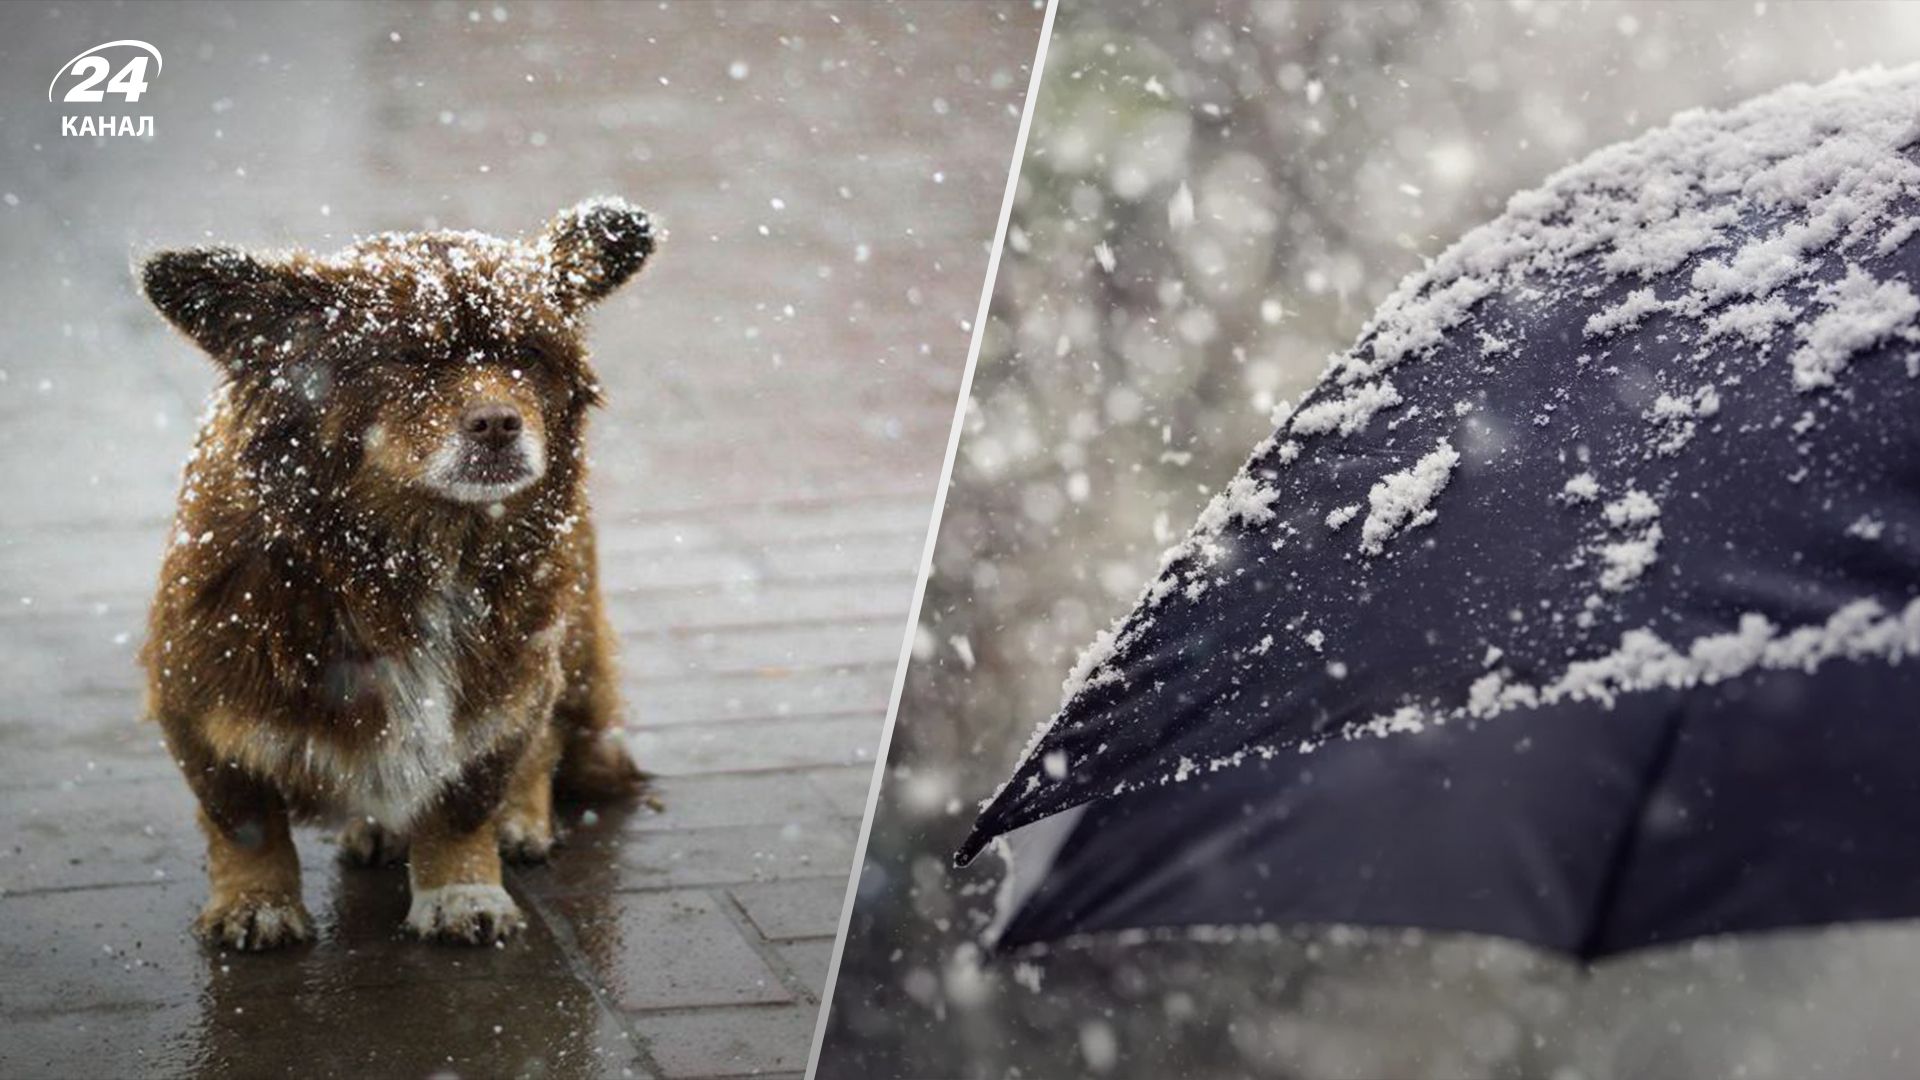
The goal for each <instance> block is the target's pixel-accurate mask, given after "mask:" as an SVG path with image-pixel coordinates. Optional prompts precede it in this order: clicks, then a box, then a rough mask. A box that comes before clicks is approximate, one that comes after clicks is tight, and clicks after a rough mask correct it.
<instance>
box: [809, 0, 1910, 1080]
mask: <svg viewBox="0 0 1920 1080" xmlns="http://www.w3.org/2000/svg"><path fill="white" fill-rule="evenodd" d="M1916 58H1920V5H1913V4H1881V3H1864V2H1862V3H1845V4H1838V3H1835V4H1817V5H1816V4H1781V3H1776V2H1768V0H1759V2H1755V0H1741V2H1738V3H1708V2H1697V0H1695V2H1684V3H1577V4H1576V3H1564V4H1563V3H1536V2H1529V0H1512V2H1504V0H1503V2H1497V3H1420V2H1400V3H1369V4H1336V3H1286V2H1246V0H1217V2H1193V3H1181V4H1152V3H1144V2H1123V0H1112V2H1106V3H1097V4H1096V3H1089V2H1084V0H1062V3H1061V8H1060V12H1059V15H1058V21H1057V24H1056V28H1055V32H1054V36H1053V39H1052V42H1051V44H1050V52H1049V55H1048V57H1047V63H1046V68H1045V71H1044V74H1043V80H1042V89H1041V93H1040V97H1039V99H1038V102H1037V105H1036V112H1035V117H1034V125H1033V131H1032V135H1031V137H1030V142H1029V145H1028V150H1027V156H1026V161H1025V165H1024V168H1023V171H1022V173H1021V178H1020V183H1019V189H1018V193H1017V201H1016V203H1015V206H1014V212H1013V219H1012V222H1011V227H1010V232H1009V236H1008V242H1007V250H1006V252H1005V255H1004V261H1003V262H1002V264H1001V269H1000V274H999V278H998V281H997V284H996V287H995V295H994V299H993V307H992V312H991V318H990V321H989V323H988V325H987V327H986V336H985V343H984V347H983V349H982V352H981V357H980V362H979V368H978V371H977V373H976V375H975V379H974V382H973V386H972V396H971V400H970V401H969V402H968V408H967V415H966V421H965V432H964V435H963V438H962V442H961V444H960V455H959V459H958V462H957V464H956V467H955V471H954V476H953V484H952V489H951V493H950V495H949V498H948V501H947V504H946V509H945V515H944V519H943V520H942V522H941V526H940V535H939V545H938V548H937V550H936V553H935V560H934V565H933V572H932V579H931V582H930V584H929V586H928V591H927V595H926V600H925V606H924V610H923V612H922V615H921V621H920V625H919V626H918V627H917V628H916V638H915V648H914V664H913V666H912V667H911V669H910V671H909V674H908V678H907V683H906V687H905V696H904V698H903V701H902V703H901V707H900V711H899V715H898V720H897V723H896V727H895V730H894V734H893V741H892V745H891V751H890V755H889V758H888V761H887V763H886V781H885V785H884V788H883V793H882V796H881V799H880V803H879V809H878V813H877V817H876V820H875V823H874V828H873V835H872V840H871V845H870V847H869V849H868V851H867V855H866V862H865V865H864V867H863V870H862V874H861V878H860V882H859V891H858V902H857V904H856V907H855V910H854V916H853V919H852V922H851V927H850V932H849V933H850V936H849V939H848V942H847V946H846V952H845V957H844V960H843V963H842V966H841V968H840V970H839V975H838V982H837V985H836V989H835V993H834V1001H833V1007H832V1014H831V1017H830V1019H829V1028H828V1034H827V1041H826V1043H825V1045H824V1048H823V1051H822V1058H821V1062H822V1068H821V1073H820V1075H821V1076H822V1077H828V1078H841V1077H893V1076H925V1075H962V1074H964V1075H968V1076H1001V1075H1028V1076H1035V1075H1044V1076H1053V1075H1072V1074H1078V1073H1092V1074H1104V1073H1113V1074H1116V1075H1118V1074H1125V1075H1134V1076H1151V1077H1161V1076H1174V1075H1183V1074H1184V1075H1243V1074H1244V1075H1260V1076H1303V1077H1322V1076H1325V1077H1376V1076H1396V1077H1411V1076H1436V1077H1438V1076H1472V1075H1498V1076H1555V1077H1560V1078H1562V1080H1572V1078H1576V1077H1614V1076H1619V1077H1628V1076H1639V1075H1661V1076H1702V1077H1705V1076H1723V1075H1742V1076H1783V1077H1792V1076H1804V1075H1812V1074H1816V1073H1825V1074H1827V1075H1844V1076H1855V1075H1884V1074H1886V1073H1888V1072H1889V1071H1893V1072H1899V1071H1902V1069H1901V1066H1900V1065H1899V1062H1901V1061H1902V1060H1906V1061H1912V1060H1913V1059H1914V1056H1915V1055H1917V1054H1920V1040H1915V1041H1909V1040H1910V1038H1911V1036H1910V1034H1909V1032H1907V1031H1906V1030H1904V1028H1905V1026H1906V1025H1905V1020H1904V1019H1903V1018H1905V1017H1910V1016H1911V1015H1913V1014H1914V1012H1915V1010H1916V1009H1920V986H1917V985H1916V984H1917V983H1920V935H1917V934H1915V933H1914V932H1912V931H1910V930H1906V929H1903V928H1900V927H1881V928H1855V929H1850V930H1844V931H1839V930H1836V931H1826V932H1820V933H1811V934H1800V935H1777V936H1774V937H1771V938H1769V939H1767V940H1766V941H1764V942H1761V941H1750V942H1731V943H1729V942H1718V943H1699V944H1695V945H1690V946H1685V947H1682V948H1678V949H1672V950H1666V951H1663V952H1658V953H1645V954H1639V955H1635V956H1631V957H1626V958H1622V959H1620V960H1616V961H1614V962H1612V963H1609V964H1606V965H1602V966H1601V967H1600V968H1598V969H1596V970H1594V971H1591V972H1583V971H1577V970H1573V969H1572V968H1571V966H1570V965H1567V964H1565V963H1563V962H1561V961H1559V960H1557V959H1555V958H1552V957H1547V956H1541V955H1538V954H1535V953H1532V952H1530V951H1529V950H1526V949H1524V948H1521V947H1518V946H1514V945H1510V944H1506V943H1501V942H1490V941H1481V940H1473V939H1464V938H1451V939H1449V938H1444V937H1440V936H1435V935H1424V936H1423V935H1419V934H1405V935H1401V934H1373V935H1359V936H1354V935H1346V936H1338V935H1333V936H1330V935H1327V934H1314V933H1301V934H1299V935H1297V936H1282V937H1281V938H1277V939H1276V940H1273V941H1271V942H1265V943H1261V942H1252V943H1241V944H1238V945H1235V946H1232V947H1218V946H1214V947H1207V946H1197V945H1192V944H1179V945H1174V944H1156V945H1152V946H1136V947H1124V946H1119V945H1116V944H1113V943H1092V944H1088V945H1085V946H1083V947H1081V948H1077V949H1073V950H1068V951H1064V952H1056V953H1055V954H1054V955H1052V956H1050V957H1048V958H1047V959H1046V960H1045V961H1044V962H1037V963H1036V962H1025V961H1023V962H1018V963H1015V962H1009V961H1005V960H995V959H983V957H982V955H981V953H980V951H979V950H978V949H977V948H976V947H975V945H974V944H973V942H974V940H975V938H976V935H977V934H978V933H979V931H980V930H981V929H982V927H983V926H984V925H985V924H986V921H987V919H988V917H989V914H990V911H991V908H992V900H993V894H994V890H995V887H996V884H997V878H998V876H999V874H998V868H997V866H996V865H995V860H993V859H991V858H983V859H982V860H981V861H980V862H979V863H977V864H976V865H975V866H973V867H971V868H969V869H966V870H961V871H955V870H953V869H952V868H951V866H950V863H949V858H950V856H951V854H952V852H953V850H954V848H955V847H956V846H957V845H958V843H959V841H960V839H961V838H962V836H963V835H964V834H965V832H966V830H967V826H968V824H969V823H970V821H971V820H972V817H973V815H974V813H975V812H976V810H977V807H978V804H979V802H980V800H981V799H983V798H984V797H986V796H987V795H988V794H989V793H991V792H992V791H993V790H994V788H995V787H996V786H997V785H998V784H999V783H1000V782H1001V781H1002V780H1003V779H1004V778H1005V777H1006V775H1007V773H1008V771H1009V770H1010V769H1011V767H1012V765H1013V763H1014V761H1015V759H1016V758H1017V756H1018V754H1019V751H1020V748H1021V747H1022V746H1023V745H1024V744H1025V743H1026V740H1027V736H1028V734H1029V732H1030V731H1031V730H1032V729H1033V728H1034V727H1035V726H1036V725H1038V724H1040V723H1043V722H1044V721H1045V720H1046V719H1047V718H1048V717H1049V716H1051V714H1052V713H1053V711H1054V709H1055V708H1056V706H1057V705H1058V704H1059V696H1060V683H1061V680H1062V678H1063V677H1064V676H1065V674H1066V672H1067V671H1068V669H1069V667H1070V666H1071V665H1072V663H1073V660H1074V658H1075V657H1076V656H1077V655H1078V652H1079V650H1080V649H1081V648H1082V647H1083V646H1085V645H1086V644H1087V643H1088V642H1089V641H1090V640H1091V639H1092V638H1093V636H1094V634H1095V633H1096V632H1097V631H1099V630H1101V629H1104V628H1105V627H1106V626H1107V625H1108V624H1109V623H1110V622H1111V621H1112V620H1113V619H1114V618H1115V617H1116V616H1118V615H1120V614H1122V613H1124V612H1125V611H1126V610H1127V609H1128V608H1129V607H1130V606H1131V605H1132V603H1133V601H1134V599H1135V597H1136V596H1137V595H1138V592H1139V590H1140V588H1141V586H1142V585H1143V584H1144V583H1145V582H1146V581H1147V580H1148V579H1149V577H1150V575H1151V574H1152V572H1153V571H1154V569H1155V567H1156V565H1157V559H1158V556H1159V553H1160V552H1161V551H1162V550H1163V549H1164V548H1166V547H1167V546H1168V545H1169V544H1171V543H1172V542H1174V541H1175V540H1176V539H1178V538H1179V537H1180V536H1181V535H1183V534H1184V533H1185V531H1186V529H1187V527H1188V525H1189V523H1190V522H1191V521H1192V519H1193V517H1194V515H1195V514H1196V513H1197V512H1198V510H1199V509H1200V507H1201V506H1203V505H1204V504H1205V502H1206V500H1207V499H1208V497H1209V495H1210V493H1211V490H1212V489H1213V487H1214V486H1215V485H1218V484H1222V483H1224V482H1225V481H1226V480H1227V479H1228V478H1229V477H1230V476H1231V475H1232V474H1233V473H1234V471H1235V470H1236V469H1237V468H1238V466H1239V465H1240V464H1241V462H1242V461H1243V460H1244V459H1245V456H1246V454H1247V453H1248V452H1249V450H1250V449H1251V447H1252V446H1253V444H1254V443H1255V442H1256V441H1257V440H1259V439H1261V438H1262V437H1264V436H1265V435H1266V434H1268V432H1269V431H1270V430H1271V421H1270V419H1269V416H1270V414H1271V412H1272V410H1273V408H1274V406H1275V405H1276V404H1277V403H1278V402H1280V401H1281V400H1283V399H1290V398H1297V396H1298V395H1299V393H1300V392H1301V391H1302V390H1303V389H1305V388H1306V387H1307V386H1308V385H1310V384H1311V382H1312V380H1313V379H1314V378H1315V376H1316V375H1317V374H1318V372H1319V371H1320V369H1321V367H1322V365H1323V364H1324V362H1325V360H1326V358H1327V357H1328V355H1329V354H1331V353H1334V352H1337V351H1340V350H1343V349H1345V348H1346V347H1347V346H1348V345H1349V344H1350V343H1351V342H1352V341H1353V339H1354V338H1355V337H1356V336H1357V334H1358V331H1359V329H1360V327H1361V324H1362V323H1363V322H1364V321H1365V320H1366V318H1367V317H1368V315H1369V314H1370V313H1371V311H1372V309H1373V308H1374V306H1375V305H1376V304H1377V303H1378V302H1379V301H1380V300H1381V299H1382V298H1384V296H1385V295H1386V293H1387V292H1388V291H1389V290H1390V289H1391V288H1392V287H1393V285H1394V284H1395V283H1396V282H1397V281H1398V280H1399V279H1400V278H1401V277H1402V276H1403V275H1405V274H1407V273H1409V272H1411V271H1413V270H1415V269H1417V268H1418V267H1419V266H1420V265H1421V262H1422V259H1423V258H1426V257H1430V256H1432V255H1434V254H1436V253H1438V252H1439V251H1440V250H1442V249H1443V248H1444V247H1445V246H1446V245H1447V244H1449V243H1451V242H1452V240H1453V239H1454V238H1456V237H1457V236H1459V235H1460V234H1461V233H1462V232H1463V231H1465V230H1466V229H1467V228H1469V227H1471V226H1473V225H1476V224H1478V223H1480V222H1482V221H1484V220H1486V219H1488V218H1490V217H1492V216H1494V215H1496V214H1497V213H1498V212H1499V211H1500V210H1501V209H1502V207H1503V206H1504V205H1505V203H1506V200H1507V198H1508V197H1509V196H1510V195H1512V194H1513V193H1515V192H1517V191H1520V190H1523V189H1526V188H1529V187H1532V186H1534V185H1536V184H1538V183H1539V182H1540V181H1541V180H1543V179H1544V178H1545V177H1546V176H1547V175H1549V174H1550V173H1551V172H1553V171H1554V170H1556V169H1557V168H1559V167H1561V166H1563V165H1566V164H1569V163H1571V162H1573V161H1574V160H1576V159H1578V158H1579V157H1581V156H1583V155H1584V154H1586V153H1588V152H1589V151H1591V150H1594V149H1596V148H1598V147H1600V146H1603V145H1606V144H1608V143H1610V142H1613V141H1616V140H1619V139H1622V138H1625V137H1628V136H1631V135H1633V134H1635V133H1638V132H1640V131H1643V130H1646V129H1647V128H1649V127H1652V126H1656V125H1659V124H1661V123H1664V122H1665V121H1666V119H1667V118H1668V117H1669V116H1671V115H1672V114H1673V113H1675V112H1678V111H1681V110H1685V109H1691V108H1697V107H1711V106H1722V105H1728V104H1732V103H1734V102H1738V101H1740V100H1742V99H1745V98H1747V97H1750V96H1752V95H1754V94H1757V93H1760V92H1762V91H1766V90H1769V89H1772V88H1774V87H1776V86H1779V85H1781V84H1783V83H1787V82H1792V81H1802V80H1816V81H1817V80H1823V79H1825V78H1827V77H1829V76H1831V75H1833V74H1835V73H1837V72H1839V71H1841V70H1844V69H1848V68H1855V67H1861V66H1867V65H1872V64H1882V65H1888V66H1892V65H1898V64H1903V63H1907V62H1911V61H1913V60H1915V59H1916ZM1036 990H1038V991H1040V992H1036ZM1903 1055H1904V1059H1903ZM1907 1068H1911V1066H1910V1065H1909V1066H1907Z"/></svg>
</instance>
